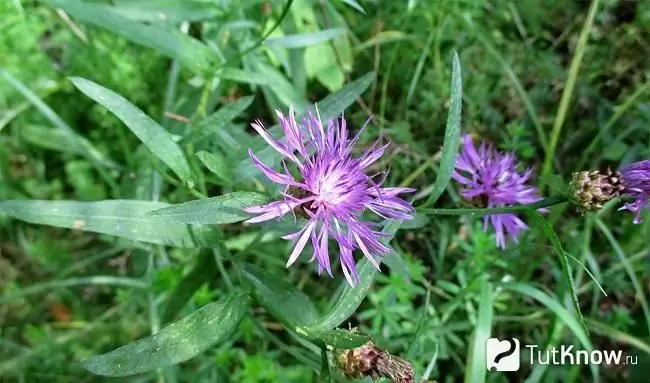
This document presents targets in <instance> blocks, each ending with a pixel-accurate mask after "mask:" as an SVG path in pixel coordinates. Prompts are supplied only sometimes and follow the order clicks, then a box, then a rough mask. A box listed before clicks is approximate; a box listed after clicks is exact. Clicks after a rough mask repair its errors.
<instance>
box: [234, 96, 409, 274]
mask: <svg viewBox="0 0 650 383" xmlns="http://www.w3.org/2000/svg"><path fill="white" fill-rule="evenodd" d="M317 112H318V110H317ZM276 114H277V116H278V118H279V120H280V126H281V127H282V129H283V131H284V136H285V137H284V139H282V140H278V139H275V138H273V137H271V135H270V134H269V132H268V131H267V130H266V129H265V128H264V127H263V126H262V123H261V122H259V121H256V122H255V123H254V124H252V126H253V128H254V129H255V130H256V131H257V133H259V134H260V135H261V136H262V137H263V138H264V140H266V142H267V143H268V144H269V145H271V147H273V149H275V150H276V151H277V152H279V153H280V154H281V155H282V156H283V157H284V158H285V159H288V160H289V161H291V162H293V164H295V167H296V168H297V173H298V176H296V177H294V175H292V173H291V172H290V171H289V168H288V167H287V164H286V163H285V162H284V160H283V168H284V171H276V170H273V169H271V168H270V167H269V166H267V165H265V164H264V163H262V162H261V161H260V160H259V159H258V158H257V157H256V156H255V154H253V152H252V151H251V150H250V149H249V154H250V157H251V159H252V161H253V164H254V165H255V167H257V168H258V169H259V170H260V171H261V172H262V173H263V174H264V175H265V176H266V177H267V178H269V179H270V180H271V181H273V182H275V183H277V184H280V185H284V192H283V193H282V195H283V197H284V198H283V199H282V200H280V201H275V202H271V203H269V204H266V205H262V206H254V207H250V208H247V209H246V211H247V212H249V213H253V214H258V215H257V216H256V217H253V218H251V219H249V220H248V221H247V222H251V223H255V222H262V221H267V220H270V219H274V218H279V217H282V216H284V215H286V214H287V213H289V212H292V213H294V214H295V213H298V214H299V215H302V216H304V217H305V218H306V219H307V222H306V224H305V225H304V227H303V228H302V229H300V230H299V231H298V232H296V233H293V234H289V235H287V236H284V237H283V238H284V239H287V240H294V239H297V242H296V245H295V247H294V248H293V251H292V252H291V255H290V256H289V260H288V261H287V267H289V266H291V265H292V264H293V263H294V262H295V261H296V260H297V259H298V256H299V255H300V254H301V252H302V251H303V249H304V248H305V246H306V244H307V241H308V240H310V239H311V243H312V246H313V248H314V254H313V256H312V258H311V260H310V261H313V260H316V261H317V262H318V274H319V275H320V274H321V273H322V271H323V269H324V270H327V273H328V274H329V275H330V276H332V268H331V266H330V257H329V250H328V243H329V238H330V237H332V238H333V239H334V240H335V241H336V242H338V247H339V259H340V261H341V268H342V269H343V273H344V274H345V277H346V279H347V280H348V282H349V283H350V284H351V285H354V284H355V283H356V282H358V281H359V275H358V274H357V270H356V265H355V260H354V257H353V256H352V253H353V251H354V250H356V249H359V250H361V252H362V253H363V254H364V255H365V256H366V258H367V259H368V260H369V261H370V262H371V263H372V264H373V265H374V266H375V267H376V268H377V269H379V263H378V262H377V261H376V259H375V256H384V255H386V254H388V253H389V252H390V248H388V247H387V246H386V245H384V244H382V243H381V242H380V241H379V239H380V238H381V237H382V236H385V234H382V233H381V232H379V231H376V230H375V229H374V228H375V227H376V226H377V224H376V223H372V222H364V221H362V220H361V214H362V213H363V212H364V211H366V210H369V211H372V212H373V213H375V214H376V215H378V216H380V217H382V218H385V219H395V220H402V219H404V220H405V219H411V218H413V217H412V215H411V214H410V213H412V212H413V207H412V206H411V204H410V203H408V202H406V201H404V200H403V199H401V198H400V197H399V195H400V194H402V193H409V192H413V191H415V190H414V189H409V188H390V187H382V185H383V183H384V181H385V180H386V176H387V175H388V173H387V172H383V177H382V178H381V179H380V180H379V181H378V182H375V181H374V180H373V178H374V176H368V175H366V173H365V172H366V170H367V169H368V167H369V166H370V165H371V164H372V163H374V162H375V161H377V160H378V159H379V158H380V157H381V156H382V155H383V154H384V151H385V150H386V148H387V147H388V144H387V145H384V146H379V145H378V142H375V143H374V145H373V146H372V147H371V148H369V149H368V150H367V151H366V152H365V153H363V154H362V155H361V156H360V157H359V158H355V157H353V156H352V149H353V147H354V145H355V144H356V143H357V141H358V139H359V135H360V134H361V132H359V134H357V135H356V136H355V137H354V138H353V139H351V140H350V139H348V128H347V126H346V122H345V119H344V118H343V117H341V120H340V121H338V120H335V121H328V122H327V126H323V123H322V122H321V120H320V116H319V115H318V114H317V115H316V116H315V115H314V114H313V113H311V112H310V113H309V115H308V116H307V117H306V118H304V119H303V121H302V123H299V122H297V121H296V117H295V115H294V110H293V108H291V109H290V110H289V115H288V116H286V117H285V116H284V115H283V114H282V113H281V112H280V111H276ZM364 127H365V125H364ZM361 130H362V131H363V128H362V129H361ZM381 174H382V173H378V174H376V175H375V176H377V175H381Z"/></svg>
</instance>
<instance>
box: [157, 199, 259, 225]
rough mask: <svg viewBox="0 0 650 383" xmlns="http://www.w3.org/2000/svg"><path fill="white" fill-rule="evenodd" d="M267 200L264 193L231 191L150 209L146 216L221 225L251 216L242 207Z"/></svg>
mask: <svg viewBox="0 0 650 383" xmlns="http://www.w3.org/2000/svg"><path fill="white" fill-rule="evenodd" d="M267 201H268V198H267V197H266V196H265V195H264V194H259V193H253V192H233V193H228V194H224V195H221V196H219V197H213V198H205V199H198V200H194V201H189V202H185V203H181V204H178V205H173V206H170V207H166V208H164V209H160V210H156V211H152V212H150V213H148V214H147V216H148V217H150V218H151V219H153V220H155V221H158V222H171V223H184V224H192V223H193V224H205V225H221V224H226V223H234V222H239V221H243V220H245V219H248V218H251V217H252V215H251V214H249V213H246V212H244V210H243V209H244V208H245V207H249V206H255V205H261V204H263V203H265V202H267Z"/></svg>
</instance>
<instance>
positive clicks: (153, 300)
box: [0, 0, 650, 383]
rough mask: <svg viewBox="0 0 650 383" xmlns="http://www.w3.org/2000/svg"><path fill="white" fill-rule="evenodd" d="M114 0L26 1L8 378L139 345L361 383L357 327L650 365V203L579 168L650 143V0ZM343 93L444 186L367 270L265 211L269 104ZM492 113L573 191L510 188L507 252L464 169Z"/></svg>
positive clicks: (407, 179)
mask: <svg viewBox="0 0 650 383" xmlns="http://www.w3.org/2000/svg"><path fill="white" fill-rule="evenodd" d="M98 3H107V4H108V3H109V2H102V1H92V2H91V1H86V2H85V3H81V2H80V1H77V0H75V1H73V0H51V1H47V2H46V1H44V2H40V1H20V0H17V1H8V2H1V3H0V14H2V15H4V16H3V18H2V20H1V21H0V26H2V28H0V51H1V52H5V54H4V55H2V57H1V58H0V148H2V149H1V150H0V291H1V293H0V381H3V382H4V381H7V382H14V381H16V382H41V381H43V382H77V381H80V382H94V381H98V382H99V381H108V380H110V379H111V378H108V377H107V376H108V375H113V376H115V375H119V374H122V375H125V374H127V373H128V372H129V371H128V368H127V367H125V366H126V364H124V363H123V362H122V360H131V362H132V363H133V365H132V366H131V367H129V368H134V369H132V370H130V371H131V372H133V371H139V370H137V369H138V368H143V370H144V367H142V366H148V368H146V371H144V372H143V373H141V374H138V375H129V376H124V377H120V378H119V379H117V380H119V381H128V382H149V381H152V382H153V381H155V382H170V383H171V382H186V381H187V382H198V381H210V382H213V381H215V382H216V381H224V382H301V383H302V382H320V381H337V382H343V381H346V380H345V378H344V377H343V375H342V374H341V371H340V370H339V369H338V368H337V367H336V366H335V365H334V364H335V363H334V362H333V360H334V357H335V355H334V353H332V352H331V351H332V349H333V348H350V347H354V346H357V344H356V343H355V342H359V341H360V340H359V339H365V338H363V337H355V336H353V335H349V334H347V332H336V331H333V330H334V329H335V328H339V329H345V330H348V329H350V328H352V327H354V328H357V330H358V332H359V334H362V335H364V336H369V337H370V338H371V339H372V340H373V342H374V344H376V345H377V346H378V347H381V348H382V349H384V350H386V351H387V352H389V353H390V354H391V355H394V356H397V357H400V358H405V359H407V360H408V361H409V362H410V363H412V365H413V367H414V370H415V375H416V381H418V382H424V381H425V380H427V379H428V380H432V381H437V382H455V381H460V380H461V379H464V380H465V381H468V382H483V381H487V382H508V381H509V382H512V381H527V382H551V381H569V382H581V381H590V380H593V381H602V382H607V381H613V380H614V379H616V380H618V381H626V382H627V381H629V382H645V381H646V380H647V379H646V377H647V371H646V370H647V366H649V365H650V309H649V307H648V302H647V301H648V299H647V297H648V289H649V285H648V281H649V280H650V274H649V270H650V263H649V262H648V259H649V258H648V246H647V235H646V234H647V233H648V230H650V223H648V219H645V220H644V221H643V222H642V223H641V224H639V225H634V224H633V223H632V214H630V213H627V212H620V211H617V208H618V206H619V203H620V202H619V201H612V202H611V203H608V204H607V205H606V206H605V207H604V208H603V209H602V210H601V211H599V212H597V213H588V214H586V215H583V214H581V213H579V212H577V211H575V209H574V208H573V207H571V205H570V203H565V202H566V201H565V199H564V197H563V196H562V195H559V193H562V192H564V191H565V189H566V185H567V184H568V181H569V180H570V177H571V173H572V172H574V171H578V170H587V169H599V168H606V167H611V168H614V169H615V168H617V167H619V166H620V165H621V164H626V163H629V162H632V161H636V160H640V159H647V158H649V157H650V129H648V126H650V113H649V112H648V111H649V110H650V109H649V107H650V103H649V101H648V95H649V94H650V90H649V85H648V84H650V71H649V70H648V67H647V65H646V63H645V61H644V59H643V58H644V57H648V54H650V50H649V48H648V47H647V44H645V42H646V41H648V39H649V38H650V27H649V25H650V5H649V4H647V3H646V2H642V1H627V0H602V1H598V0H594V1H592V2H591V3H588V2H564V1H556V0H550V1H546V2H538V1H533V0H524V1H519V2H512V1H506V0H497V1H491V2H471V1H448V2H436V3H435V4H434V3H433V2H426V1H395V2H364V1H332V2H321V1H313V2H310V1H305V0H302V1H298V0H295V1H286V2H263V1H249V2H241V3H240V2H217V3H215V2H202V1H188V2H183V5H182V6H172V5H170V4H173V3H174V2H171V1H159V2H158V1H157V2H156V4H157V5H155V6H154V5H152V4H153V3H148V2H133V3H130V2H124V1H113V2H112V3H113V5H106V4H104V5H98ZM312 3H313V4H312ZM179 4H180V3H179ZM104 6H109V7H111V8H110V9H106V8H102V7H104ZM57 9H58V10H57ZM97 15H104V16H106V17H103V18H101V19H100V18H98V17H97ZM342 31H345V33H343V34H342ZM369 72H371V73H370V74H369ZM452 77H453V79H452ZM461 88H462V93H461V92H459V90H460V89H461ZM316 100H322V102H320V103H319V104H318V106H319V112H320V113H321V115H323V116H328V117H330V118H331V117H334V116H335V115H336V114H338V113H340V112H341V111H343V110H345V116H346V118H347V119H348V123H349V125H350V127H351V129H352V131H353V132H356V131H357V130H358V128H359V127H360V126H361V125H363V124H364V123H365V122H366V120H367V119H368V118H369V117H370V116H372V117H373V120H372V121H371V123H370V124H369V125H368V127H367V128H366V130H365V132H364V133H363V135H362V136H361V139H360V142H359V145H360V146H361V147H364V148H365V147H368V146H369V145H371V143H372V142H373V141H374V140H375V139H377V138H380V139H382V140H383V141H384V142H385V141H387V140H390V141H391V142H392V145H391V146H390V147H389V149H387V151H386V152H385V153H384V155H383V156H382V157H381V158H380V159H379V161H378V163H377V165H376V166H374V165H373V167H372V169H371V170H372V172H377V171H380V170H382V169H386V168H390V175H389V177H388V178H387V180H386V184H387V185H390V186H397V185H402V186H409V187H413V188H416V189H417V192H416V193H415V197H414V199H413V203H414V205H415V206H416V207H418V217H417V219H415V220H414V221H411V222H402V223H401V228H399V229H398V226H397V225H396V224H394V225H390V226H387V227H385V228H384V230H385V231H386V232H387V233H389V234H390V235H391V238H392V236H393V235H394V239H392V240H391V241H390V242H389V244H390V246H391V247H392V249H393V250H394V251H393V253H392V254H391V255H389V256H388V257H386V258H385V259H384V260H383V262H382V272H376V271H375V269H374V268H372V266H370V265H369V264H368V263H367V262H361V263H359V270H360V273H361V279H362V283H361V285H360V286H358V287H357V288H350V287H348V286H347V284H346V283H345V279H344V277H343V274H342V273H341V272H340V271H339V268H338V263H337V262H338V260H333V262H335V263H334V266H335V267H334V269H335V271H334V278H330V277H329V276H327V275H325V274H324V275H323V276H320V277H319V276H318V275H317V273H316V270H315V267H314V265H313V264H312V263H308V262H306V261H307V259H308V258H307V255H306V254H303V256H302V257H301V258H300V259H299V260H298V261H297V262H296V263H295V264H294V265H293V266H292V267H290V268H285V263H286V260H287V258H288V255H289V254H290V251H291V247H290V244H289V243H288V242H287V241H284V240H282V239H280V236H282V235H285V234H286V233H289V232H292V231H295V230H296V226H295V224H294V223H293V222H292V221H291V220H285V221H281V222H278V223H270V224H264V225H244V224H241V223H240V221H241V220H242V219H243V218H241V217H242V215H241V214H242V213H241V211H240V210H239V209H241V207H242V206H245V205H246V203H250V201H252V200H254V199H256V198H268V197H269V196H274V194H273V193H274V189H273V185H271V184H269V183H268V182H267V181H266V180H265V179H263V178H262V177H259V174H258V173H257V172H256V171H255V170H254V168H253V167H252V166H251V163H250V160H249V159H248V156H247V150H248V148H249V147H251V148H252V149H253V150H254V151H255V153H262V154H260V156H263V157H264V158H263V159H264V160H265V161H269V162H267V163H272V162H273V161H276V162H275V163H276V164H277V163H278V162H277V161H278V160H279V158H278V157H277V156H276V157H273V154H272V151H271V150H268V148H267V149H264V148H265V146H264V143H263V142H262V141H261V140H260V139H259V137H256V134H255V132H254V131H253V130H252V129H251V128H249V127H250V123H251V122H253V121H254V120H256V119H260V120H261V121H263V122H264V123H265V124H266V125H268V126H271V125H273V124H274V123H276V122H277V120H276V119H275V114H274V113H273V111H274V109H282V110H285V111H286V110H287V109H288V108H289V105H294V106H295V107H296V109H297V111H298V112H299V113H301V112H303V111H304V110H305V108H306V106H307V105H309V104H310V103H312V102H313V101H316ZM461 105H462V109H461V108H460V107H461ZM450 111H452V112H451V113H450ZM456 113H458V114H459V115H456ZM143 116H149V117H143ZM454 127H458V128H459V130H460V131H457V130H455V129H454ZM465 133H471V134H472V135H473V136H474V137H476V138H477V139H478V138H480V139H484V140H487V141H490V142H492V143H494V144H495V145H497V146H498V147H499V148H501V149H502V150H506V151H512V152H514V153H515V154H517V156H518V157H519V158H520V159H521V161H522V162H523V164H524V165H525V166H530V167H533V168H534V169H535V171H534V176H533V182H534V183H535V184H537V185H540V186H543V187H544V192H545V195H544V196H545V197H546V199H545V200H543V201H541V202H540V203H539V206H538V207H541V206H543V207H547V208H548V209H549V210H550V212H549V214H546V215H543V216H536V217H534V218H526V217H527V216H526V214H525V210H526V209H527V208H524V207H518V206H514V207H506V208H504V209H502V210H499V212H501V213H503V212H511V213H517V214H518V215H520V216H521V217H522V218H523V219H525V220H526V222H527V223H528V224H529V226H530V229H529V230H527V231H526V232H525V234H523V236H522V237H521V238H520V241H519V243H508V246H507V248H506V249H499V248H497V246H496V244H495V237H494V233H493V231H492V230H491V229H488V230H487V231H485V230H484V227H483V222H482V219H481V217H482V216H483V215H485V214H487V213H490V211H486V210H484V209H476V208H474V207H471V206H467V204H466V203H465V202H463V199H462V197H461V196H460V194H459V190H460V185H458V183H456V182H455V181H453V180H451V181H450V176H451V166H452V165H453V162H454V157H455V152H456V150H457V146H458V145H457V142H458V134H465ZM233 192H247V193H244V194H232V193H233ZM222 195H224V196H225V197H222V198H221V199H218V200H207V201H199V202H198V203H194V204H185V205H181V204H183V203H186V202H188V201H192V200H196V199H205V198H206V197H217V196H222ZM243 196H246V197H245V198H251V200H249V201H248V202H247V200H245V198H244V197H243ZM235 197H236V198H235ZM104 200H116V201H104ZM128 200H131V201H128ZM48 201H57V202H48ZM100 201H104V202H100ZM169 205H176V206H173V207H171V208H170V207H168V206H169ZM162 208H167V210H159V209H162ZM156 210H158V212H156V213H153V211H156ZM491 212H492V213H494V211H491ZM145 217H146V218H145ZM531 217H532V216H531ZM646 218H647V217H646ZM332 251H333V248H332ZM334 258H337V257H334ZM251 270H252V271H251ZM248 293H250V294H248ZM249 296H250V299H249V298H247V297H249ZM202 308H203V309H202ZM201 309H202V310H201ZM210 310H214V312H213V311H210ZM206 312H209V313H210V318H207V319H205V318H204V319H202V318H203V317H202V315H205V314H204V313H206ZM197 313H198V314H197ZM179 321H180V322H179ZM179 323H180V324H179ZM219 323H221V324H224V325H223V326H221V327H220V326H218V324H219ZM225 324H227V326H226V325H225ZM210 326H215V327H214V328H213V327H210ZM202 331H205V332H202ZM192 334H193V336H194V337H192V336H191V335H192ZM202 334H203V335H202ZM205 334H209V335H205ZM149 336H152V338H148V339H149V340H145V341H144V342H142V343H135V344H134V343H132V342H134V341H136V340H138V339H143V338H147V337H149ZM490 336H492V337H499V338H501V339H503V338H505V337H517V338H518V339H519V340H520V342H521V344H522V345H531V344H534V345H538V346H539V349H541V350H546V349H549V350H550V349H552V348H553V347H559V346H561V345H574V348H575V349H580V350H592V349H593V350H620V351H622V352H623V355H631V356H635V357H636V359H635V360H636V361H637V363H635V364H628V365H607V364H601V365H596V364H591V365H588V366H587V365H580V366H568V365H564V366H554V365H542V364H533V365H531V364H530V363H529V359H528V356H527V354H526V353H525V352H524V353H523V355H522V359H521V363H522V367H521V369H520V370H519V371H515V372H490V371H487V369H486V361H485V358H486V352H485V347H484V345H485V340H486V339H487V338H488V337H490ZM211 337H212V338H211ZM179 339H180V340H179ZM155 342H159V343H155ZM170 344H171V345H172V346H173V347H170ZM125 345H128V346H127V348H125V349H121V350H123V351H120V349H119V347H122V346H125ZM154 346H156V347H154ZM116 349H117V351H114V353H113V354H106V353H108V352H111V351H113V350H116ZM124 350H126V351H124ZM133 350H136V351H137V352H135V351H133ZM138 350H139V351H138ZM121 352H123V353H124V354H120V353H121ZM120 358H125V359H120ZM133 358H135V359H133ZM137 358H144V359H137ZM133 366H135V367H133ZM138 366H139V367H138ZM644 373H645V375H644ZM366 381H368V380H366ZM385 381H386V380H385Z"/></svg>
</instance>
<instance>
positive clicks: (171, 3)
mask: <svg viewBox="0 0 650 383" xmlns="http://www.w3.org/2000/svg"><path fill="white" fill-rule="evenodd" d="M113 4H115V6H114V7H110V8H111V10H112V11H114V12H115V13H118V14H120V15H122V16H124V17H126V18H129V19H131V20H136V21H146V22H152V23H155V22H168V23H170V24H176V23H180V22H183V21H202V20H209V19H212V20H214V19H215V18H216V17H219V16H221V15H222V14H223V11H221V10H220V9H218V8H217V7H216V5H215V4H211V3H206V2H201V1H196V0H126V1H125V0H113Z"/></svg>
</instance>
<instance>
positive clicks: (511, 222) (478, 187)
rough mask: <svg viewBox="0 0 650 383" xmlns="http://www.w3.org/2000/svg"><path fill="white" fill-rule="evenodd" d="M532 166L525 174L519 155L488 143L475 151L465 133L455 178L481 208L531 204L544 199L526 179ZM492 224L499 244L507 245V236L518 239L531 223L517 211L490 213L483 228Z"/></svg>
mask: <svg viewBox="0 0 650 383" xmlns="http://www.w3.org/2000/svg"><path fill="white" fill-rule="evenodd" d="M531 175H532V169H528V170H526V171H525V172H523V173H520V172H519V171H518V170H517V158H516V157H515V155H514V154H512V153H502V152H499V151H498V150H496V149H494V147H493V146H492V145H490V144H488V143H486V142H483V143H481V146H480V147H479V148H478V151H477V150H476V147H475V146H474V143H473V142H472V137H471V136H470V135H469V134H468V135H465V136H463V148H462V150H461V151H460V153H459V154H458V157H457V159H456V171H455V172H454V174H453V177H454V179H455V180H456V181H458V182H459V183H461V184H462V185H464V186H465V188H464V189H463V190H462V191H461V194H462V195H463V197H465V198H466V199H467V200H469V201H470V202H472V203H474V204H475V205H476V204H478V205H479V206H480V207H484V208H485V207H487V208H496V207H506V206H511V205H514V204H529V203H533V202H536V201H539V200H541V197H540V196H539V191H538V190H537V188H536V187H534V186H530V185H527V184H526V182H527V181H528V180H529V179H530V176H531ZM489 223H492V226H494V229H495V231H496V242H497V246H499V247H501V248H505V246H506V245H505V243H506V241H505V235H506V234H507V235H508V236H510V238H512V240H513V241H515V242H517V241H518V238H519V234H520V233H521V231H522V230H526V229H528V226H527V225H526V224H525V223H524V222H523V221H522V220H521V219H519V217H517V216H516V215H514V214H506V213H503V214H489V215H486V216H485V218H484V230H487V227H488V224H489Z"/></svg>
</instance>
